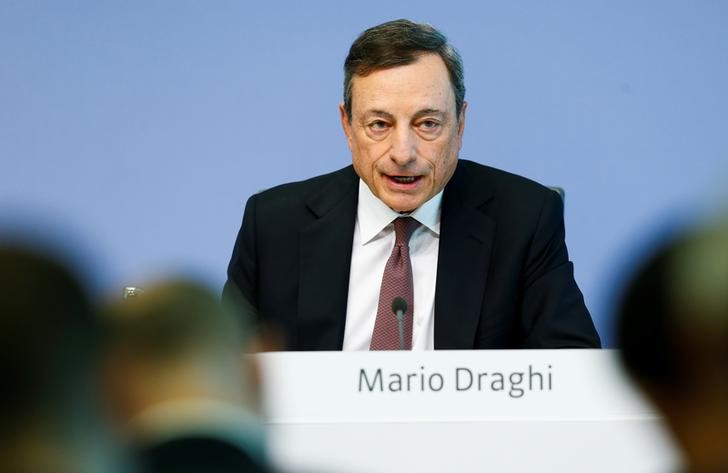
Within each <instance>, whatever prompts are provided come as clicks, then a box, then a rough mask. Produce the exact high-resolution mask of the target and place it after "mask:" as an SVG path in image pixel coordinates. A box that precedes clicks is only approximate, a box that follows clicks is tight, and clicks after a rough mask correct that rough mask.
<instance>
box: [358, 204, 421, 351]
mask: <svg viewBox="0 0 728 473" xmlns="http://www.w3.org/2000/svg"><path fill="white" fill-rule="evenodd" d="M417 225H418V222H417V220H415V219H413V218H412V217H399V218H397V219H395V220H394V239H395V241H394V248H393V249H392V254H391V255H390V256H389V259H388V260H387V265H386V266H385V267H384V276H383V277H382V288H381V290H380V291H379V306H378V308H377V320H376V321H375V322H374V332H373V333H372V343H371V345H370V346H369V349H370V350H399V348H400V340H399V322H398V321H397V315H396V314H395V312H394V311H393V310H392V302H394V300H395V299H397V298H402V299H404V301H405V302H406V305H407V309H406V311H405V313H404V322H403V324H404V349H405V350H411V349H412V314H413V313H414V306H415V304H414V284H413V282H412V263H411V261H410V256H409V239H410V236H411V235H412V232H413V231H414V229H415V228H416V227H417Z"/></svg>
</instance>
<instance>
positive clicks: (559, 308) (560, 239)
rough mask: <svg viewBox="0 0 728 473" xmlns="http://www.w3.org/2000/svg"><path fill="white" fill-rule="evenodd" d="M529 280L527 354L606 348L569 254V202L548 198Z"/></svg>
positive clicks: (531, 257) (525, 299) (535, 240)
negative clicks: (531, 351)
mask: <svg viewBox="0 0 728 473" xmlns="http://www.w3.org/2000/svg"><path fill="white" fill-rule="evenodd" d="M546 194H547V195H546V197H545V199H544V203H543V206H542V208H541V212H540V215H539V219H538V224H537V228H536V232H535V234H534V236H533V240H532V243H531V246H530V248H529V252H528V259H527V263H526V267H525V275H524V297H523V301H522V303H523V305H522V310H523V319H522V323H523V324H524V326H523V327H522V328H523V330H524V333H525V334H526V336H525V338H524V341H523V347H524V348H600V347H601V342H600V340H599V335H598V334H597V331H596V329H595V328H594V323H593V321H592V319H591V316H590V314H589V311H588V309H587V308H586V305H585V304H584V297H583V295H582V293H581V291H580V290H579V287H578V286H577V284H576V281H575V280H574V266H573V264H572V263H571V261H569V255H568V252H567V249H566V242H565V232H564V218H563V210H564V206H563V201H562V200H561V198H560V197H559V195H558V194H556V193H555V192H551V191H549V192H547V193H546Z"/></svg>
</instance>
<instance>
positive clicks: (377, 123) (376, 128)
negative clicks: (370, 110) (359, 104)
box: [369, 120, 387, 131]
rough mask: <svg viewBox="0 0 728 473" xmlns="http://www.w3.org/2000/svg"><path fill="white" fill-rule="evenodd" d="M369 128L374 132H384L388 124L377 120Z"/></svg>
mask: <svg viewBox="0 0 728 473" xmlns="http://www.w3.org/2000/svg"><path fill="white" fill-rule="evenodd" d="M369 128H371V129H372V130H374V131H382V130H386V129H387V122H385V121H382V120H375V121H373V122H371V123H370V124H369Z"/></svg>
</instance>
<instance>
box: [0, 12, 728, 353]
mask: <svg viewBox="0 0 728 473" xmlns="http://www.w3.org/2000/svg"><path fill="white" fill-rule="evenodd" d="M400 17H407V18H412V19H414V20H417V21H426V22H430V23H432V24H434V25H435V26H436V27H438V28H439V29H441V30H442V31H443V32H444V33H445V34H447V35H448V37H449V38H450V40H451V42H452V43H453V44H454V45H455V46H456V47H457V48H458V49H459V50H460V52H461V54H462V55H463V57H464V60H465V68H466V85H467V89H468V90H467V95H466V99H467V100H468V102H469V104H470V105H469V108H468V117H467V125H466V130H465V141H464V148H463V151H462V154H461V156H462V157H466V158H469V159H473V160H475V161H479V162H482V163H487V164H491V165H493V166H496V167H500V168H504V169H507V170H509V171H512V172H516V173H519V174H523V175H525V176H528V177H531V178H533V179H536V180H538V181H540V182H542V183H545V184H551V185H560V186H562V187H564V188H565V189H566V192H567V206H566V224H567V242H568V245H569V249H570V254H571V258H572V259H573V260H574V262H575V265H576V276H577V280H578V282H579V284H580V286H581V288H582V290H583V291H584V293H585V296H586V299H587V304H588V305H589V307H590V309H591V310H592V313H593V315H594V317H595V319H596V322H597V325H598V327H599V329H600V331H601V333H602V335H603V337H604V338H605V341H606V342H607V344H608V345H609V344H611V343H612V340H613V337H612V334H611V329H610V323H609V320H608V318H609V304H610V302H609V301H610V300H611V297H612V292H613V288H614V286H615V281H617V280H618V279H619V278H620V276H621V275H622V273H623V271H624V268H625V267H628V266H629V264H630V263H631V261H633V260H634V258H635V257H637V256H639V254H640V252H641V249H643V248H645V245H646V242H649V241H651V237H650V235H654V234H655V228H656V226H657V227H658V228H664V227H665V226H666V223H667V226H669V223H670V222H673V221H675V220H676V219H678V220H679V219H682V218H683V217H685V216H688V217H690V216H692V215H695V214H699V213H701V212H703V211H704V210H705V209H706V208H709V207H712V206H713V205H714V204H713V203H714V202H716V201H720V199H721V198H722V196H723V190H722V186H723V183H725V182H726V178H727V177H728V173H727V172H726V171H727V167H728V166H727V164H728V159H727V158H728V132H727V131H726V128H727V125H728V94H727V93H726V87H727V84H728V65H727V63H728V27H727V26H726V25H728V2H723V1H718V0H716V1H667V2H666V1H628V0H619V1H610V2H606V1H605V2H600V1H592V2H577V1H565V0H558V1H536V0H534V1H505V0H504V1H484V2H462V3H461V2H456V1H446V2H445V1H437V2H435V1H416V2H415V1H411V2H409V1H408V2H391V4H390V2H279V1H267V2H244V1H209V2H203V1H166V2H159V1H124V2H121V1H119V2H110V1H68V2H54V1H45V2H44V1H35V2H33V1H12V0H1V1H0V163H1V168H0V212H1V213H0V215H1V216H2V217H1V219H0V220H1V222H2V224H3V226H4V228H5V230H8V229H15V230H16V231H21V230H18V229H22V231H25V232H26V233H27V232H28V231H30V232H32V233H34V234H35V236H36V237H41V238H45V239H56V240H59V241H72V242H74V243H72V244H70V245H69V246H70V247H74V248H75V251H76V252H77V253H78V254H84V255H86V257H85V259H84V264H86V265H87V266H90V267H91V268H92V270H93V272H94V274H95V279H96V284H97V286H98V287H99V289H101V290H106V291H118V290H119V289H118V288H119V287H121V286H123V285H126V284H130V283H139V282H143V281H146V280H148V279H149V278H152V277H155V276H158V275H160V274H164V273H169V272H174V271H186V272H192V273H194V274H196V275H197V276H199V277H202V278H203V279H205V280H206V281H208V282H209V283H210V284H211V285H212V286H213V287H216V288H220V287H221V286H222V284H223V282H224V279H225V269H226V265H227V262H228V259H229V256H230V251H231V249H232V245H233V242H234V238H235V235H236V232H237V230H238V227H239V225H240V219H241V216H242V210H243V206H244V203H245V200H246V199H247V198H248V197H249V196H250V195H251V194H252V193H254V192H256V191H258V190H260V189H264V188H267V187H270V186H272V185H275V184H278V183H281V182H284V181H290V180H298V179H303V178H306V177H309V176H312V175H314V174H318V173H322V172H326V171H331V170H334V169H338V168H339V167H342V166H344V165H346V164H348V163H349V162H350V156H349V153H348V149H347V147H346V143H345V141H344V138H343V134H342V132H341V130H340V125H339V121H338V112H337V104H338V102H339V101H340V97H341V82H342V64H343V60H344V58H345V56H346V53H347V51H348V47H349V45H350V44H351V42H352V41H353V40H354V38H355V37H356V36H357V35H358V34H359V33H360V32H361V31H362V30H363V29H365V28H367V27H369V26H372V25H374V24H377V23H380V22H383V21H386V20H390V19H395V18H400ZM282 217H284V216H282Z"/></svg>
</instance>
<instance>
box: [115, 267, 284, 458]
mask: <svg viewBox="0 0 728 473" xmlns="http://www.w3.org/2000/svg"><path fill="white" fill-rule="evenodd" d="M105 312H106V314H107V317H108V320H109V322H110V337H109V338H110V341H109V346H108V353H107V357H106V359H107V373H108V375H107V378H108V382H107V386H108V390H109V396H110V399H111V400H112V406H114V409H115V412H116V415H117V416H118V419H119V420H120V421H121V424H123V425H124V427H125V429H124V430H125V433H126V435H127V436H128V439H129V442H130V444H131V445H132V449H133V451H135V452H136V453H137V454H138V455H137V458H138V459H139V467H140V468H141V470H142V471H143V472H151V473H166V472H176V473H192V472H206V473H223V472H225V473H226V472H263V471H270V469H269V467H268V466H267V461H266V458H265V451H264V439H263V430H262V426H261V424H260V421H259V418H258V416H257V411H258V401H259V400H258V394H257V388H258V382H257V375H256V371H255V369H254V367H253V366H252V361H251V360H250V359H249V358H247V357H245V356H244V353H245V350H246V343H247V340H246V332H247V328H246V327H245V326H244V324H243V322H242V321H241V318H240V313H239V311H238V310H231V308H230V307H228V306H224V305H222V304H221V303H220V301H219V299H218V298H217V297H216V296H215V295H213V293H211V292H209V291H208V290H206V289H205V288H203V287H202V286H200V285H198V284H196V283H194V282H190V281H185V280H174V281H168V282H163V283H160V284H158V285H156V286H153V287H146V288H145V290H144V292H143V293H140V294H139V295H137V296H134V297H130V298H128V299H127V300H124V301H122V300H117V301H115V302H114V303H111V304H109V305H108V307H107V308H106V309H105Z"/></svg>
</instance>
